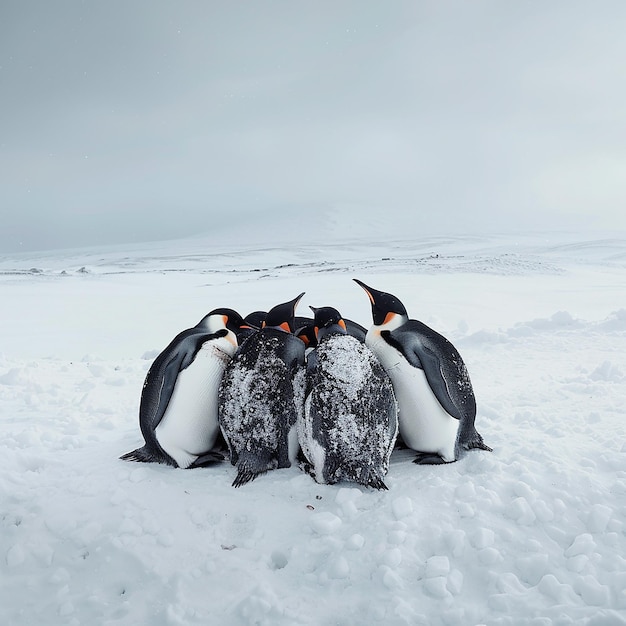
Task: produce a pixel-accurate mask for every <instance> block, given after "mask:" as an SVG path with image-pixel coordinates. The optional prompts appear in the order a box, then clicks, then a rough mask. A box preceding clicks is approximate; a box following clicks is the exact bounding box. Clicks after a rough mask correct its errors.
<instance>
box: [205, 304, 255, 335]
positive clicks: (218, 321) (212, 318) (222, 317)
mask: <svg viewBox="0 0 626 626" xmlns="http://www.w3.org/2000/svg"><path fill="white" fill-rule="evenodd" d="M196 328H206V329H207V330H208V331H209V332H211V333H216V332H218V331H219V330H222V329H224V328H225V329H227V330H230V331H232V332H233V333H234V334H235V336H236V337H238V336H239V333H240V332H241V331H242V330H247V329H249V328H250V326H249V325H248V324H246V322H245V321H244V319H243V318H242V317H241V315H239V313H237V311H235V310H233V309H226V308H219V309H213V310H212V311H211V312H210V313H209V314H208V315H205V316H204V317H203V318H202V319H201V320H200V322H199V323H198V324H196Z"/></svg>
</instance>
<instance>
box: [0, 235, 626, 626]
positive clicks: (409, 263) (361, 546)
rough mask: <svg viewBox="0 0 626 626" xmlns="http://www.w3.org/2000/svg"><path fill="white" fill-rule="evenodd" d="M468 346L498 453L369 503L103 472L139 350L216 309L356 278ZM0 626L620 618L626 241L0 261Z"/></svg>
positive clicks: (137, 440)
mask: <svg viewBox="0 0 626 626" xmlns="http://www.w3.org/2000/svg"><path fill="white" fill-rule="evenodd" d="M353 277H356V278H360V279H361V280H363V281H365V282H366V283H367V284H369V285H371V286H373V287H375V288H377V289H382V290H385V291H389V292H392V293H394V294H396V295H397V296H398V297H399V298H400V299H401V300H402V301H403V302H404V304H405V305H406V307H407V309H408V311H409V313H410V315H411V316H412V317H414V318H418V319H421V320H422V321H424V322H426V323H427V324H429V325H431V326H433V327H434V328H435V329H436V330H438V331H439V332H441V333H443V334H444V335H446V336H447V337H449V338H450V339H451V340H452V341H453V342H454V343H455V345H456V346H457V348H458V349H459V351H460V352H461V354H462V356H463V358H464V360H465V362H466V364H467V366H468V369H469V372H470V375H471V377H472V381H473V383H474V389H475V392H476V397H477V401H478V417H477V428H478V430H479V431H480V432H481V434H482V435H483V437H484V440H485V443H487V444H488V445H489V446H491V447H493V449H494V451H493V452H492V453H487V452H482V451H473V452H469V453H467V454H465V455H464V456H463V457H462V458H461V460H460V461H458V462H457V463H454V464H450V465H445V466H417V465H414V464H413V463H411V459H412V454H411V453H410V452H409V451H396V452H394V454H393V455H392V459H391V466H390V470H389V473H388V475H387V476H386V478H385V482H386V484H387V486H388V487H389V491H386V492H379V491H375V490H370V489H366V488H361V487H357V486H355V485H353V484H346V483H344V484H340V485H335V486H329V485H319V484H316V483H315V482H314V481H313V480H312V479H311V478H310V477H309V476H307V475H305V474H304V473H302V472H301V471H300V470H298V469H297V468H290V469H286V470H277V471H273V472H270V473H269V474H267V475H265V476H261V477H260V478H258V479H257V480H256V481H254V482H252V483H250V484H248V485H245V486H244V487H242V488H240V489H233V488H232V487H231V482H232V480H233V478H234V475H235V470H234V468H233V467H232V466H231V465H230V464H228V463H223V464H221V465H219V466H216V467H210V468H205V469H197V470H180V469H173V468H171V467H166V466H163V465H142V464H132V463H126V462H123V461H120V460H119V459H118V457H119V455H120V454H123V453H125V452H128V451H129V450H132V449H134V448H136V447H137V446H138V445H140V444H141V443H142V439H141V435H140V432H139V427H138V417H137V415H138V405H139V399H140V393H141V386H142V383H143V379H144V377H145V374H146V371H147V369H148V367H149V365H150V363H151V361H152V359H154V357H155V356H156V355H157V354H158V353H159V352H160V351H161V350H162V349H163V348H164V347H165V346H166V345H167V343H168V342H169V341H170V340H171V339H172V338H173V337H174V335H175V334H176V333H178V332H179V331H180V330H182V329H183V328H186V327H189V326H192V325H194V324H195V323H196V322H197V321H198V320H199V319H200V318H201V317H203V316H204V315H205V314H206V313H207V312H208V311H209V310H211V309H212V308H215V307H218V306H228V307H232V308H235V309H237V310H238V311H239V312H240V313H242V314H244V315H245V314H247V313H249V312H251V311H253V310H255V309H268V308H270V307H271V306H273V305H274V304H277V303H279V302H284V301H286V300H289V299H292V298H294V297H295V296H296V295H297V294H298V293H300V292H301V291H306V295H305V296H304V298H303V299H302V301H301V303H300V305H299V308H298V312H299V313H300V314H307V313H308V310H309V309H308V305H313V306H325V305H331V306H334V307H336V308H338V309H339V310H340V311H341V312H342V313H343V315H344V316H346V317H349V318H351V319H353V320H355V321H357V322H360V323H361V324H363V325H365V326H369V324H370V319H371V318H370V308H369V302H368V300H367V297H366V296H365V294H364V293H363V291H362V289H361V288H360V287H358V286H357V285H356V284H354V283H353V282H352V281H351V280H350V279H351V278H353ZM0 302H1V303H2V304H1V308H2V317H1V322H2V323H1V324H0V574H1V576H0V579H1V583H0V624H12V625H15V624H63V625H65V624H67V625H74V624H75V625H82V624H133V625H135V624H151V625H161V624H164V625H165V624H174V625H176V624H224V625H235V626H238V625H247V624H267V625H298V624H303V625H304V624H307V625H309V624H310V625H317V624H332V625H346V626H347V625H350V626H351V625H354V624H385V625H389V626H395V625H404V624H407V625H416V624H425V625H429V626H430V625H438V624H442V625H447V626H450V625H459V626H467V625H471V624H489V625H498V624H502V625H505V624H512V625H520V624H532V625H536V626H548V625H551V624H555V625H566V624H589V625H593V626H600V625H602V626H604V625H610V626H612V625H618V624H626V437H625V434H626V356H625V354H626V238H616V237H613V238H610V239H609V238H605V239H600V238H593V237H591V236H589V235H586V234H579V235H563V234H551V235H549V236H548V235H542V236H538V235H533V236H530V235H529V236H525V237H515V238H514V237H490V238H487V237H485V238H469V237H467V238H463V237H455V238H431V239H417V240H412V241H391V240H386V241H384V242H383V243H381V242H380V241H379V242H376V243H374V242H372V241H367V240H366V239H358V240H354V241H351V242H350V241H347V242H336V241H330V242H328V243H325V244H320V245H313V244H308V245H301V246H285V247H278V246H271V245H268V246H266V247H264V248H263V247H259V246H256V247H255V246H253V245H250V246H247V247H246V246H241V247H239V248H238V247H237V246H233V247H231V248H227V247H224V248H223V249H220V248H218V247H216V246H215V245H214V244H213V245H209V244H207V243H206V242H205V241H203V240H202V239H191V240H187V241H180V242H170V243H168V244H163V243H159V244H156V243H155V244H151V245H148V244H146V245H142V246H135V247H134V248H133V249H122V248H117V249H106V250H105V249H100V250H83V251H73V252H51V253H41V254H30V255H28V256H13V257H10V258H9V257H6V258H0Z"/></svg>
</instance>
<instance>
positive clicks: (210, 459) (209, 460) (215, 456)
mask: <svg viewBox="0 0 626 626" xmlns="http://www.w3.org/2000/svg"><path fill="white" fill-rule="evenodd" d="M225 458H226V457H225V456H224V455H223V454H222V453H221V452H218V451H217V450H209V451H208V452H205V453H204V454H201V455H200V456H199V457H198V458H197V459H196V460H195V461H194V462H193V463H192V464H191V465H190V466H189V467H188V468H187V469H195V468H196V467H206V466H207V465H213V464H214V463H221V462H222V461H224V460H225Z"/></svg>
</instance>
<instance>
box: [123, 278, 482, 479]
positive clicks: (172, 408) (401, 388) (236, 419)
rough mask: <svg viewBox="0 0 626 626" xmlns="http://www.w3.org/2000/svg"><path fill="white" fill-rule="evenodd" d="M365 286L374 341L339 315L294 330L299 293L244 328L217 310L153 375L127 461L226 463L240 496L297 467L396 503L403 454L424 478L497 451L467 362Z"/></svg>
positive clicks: (317, 317) (232, 314) (171, 348)
mask: <svg viewBox="0 0 626 626" xmlns="http://www.w3.org/2000/svg"><path fill="white" fill-rule="evenodd" d="M354 280H355V282H356V283H357V284H358V285H360V286H361V287H362V288H363V289H364V290H365V293H366V294H367V296H368V298H369V300H370V303H371V307H372V321H373V323H372V326H371V328H370V329H369V330H367V331H366V330H365V328H363V327H362V326H360V325H359V324H357V323H356V322H353V321H351V320H348V319H344V318H342V316H341V314H340V313H339V311H337V309H335V308H333V307H328V306H325V307H321V308H314V307H310V308H311V310H312V311H313V315H314V317H313V318H308V317H299V316H296V315H295V310H296V306H297V305H298V302H299V301H300V299H301V298H302V296H303V295H304V293H302V294H300V295H299V296H297V297H296V298H295V299H293V300H290V301H289V302H285V303H282V304H279V305H277V306H275V307H274V308H272V309H271V310H270V311H268V312H267V313H266V312H262V311H255V312H254V313H251V314H250V315H248V316H246V318H242V317H241V315H240V314H239V313H237V312H236V311H234V310H232V309H227V308H218V309H215V310H213V311H211V312H210V313H209V314H208V315H206V316H205V317H204V318H203V319H202V320H201V321H200V322H199V323H198V324H197V325H196V326H194V327H193V328H189V329H187V330H184V331H183V332H181V333H179V334H178V335H177V336H176V337H175V338H174V339H173V340H172V341H171V343H170V344H169V345H168V346H167V348H165V350H164V351H163V352H161V353H160V354H159V356H158V357H157V358H156V359H155V360H154V362H153V364H152V366H151V367H150V369H149V371H148V373H147V375H146V379H145V382H144V385H143V390H142V394H141V402H140V407H139V423H140V427H141V433H142V435H143V438H144V440H145V445H144V446H143V447H141V448H138V449H137V450H134V451H133V452H129V453H127V454H125V455H123V456H122V457H120V458H121V459H124V460H128V461H142V462H157V463H166V464H169V465H172V466H174V467H181V468H193V467H203V466H206V465H210V464H212V463H215V462H217V461H222V460H224V454H228V456H229V458H230V462H231V463H232V465H234V466H235V467H236V469H237V476H236V478H235V479H234V481H233V486H234V487H239V486H241V485H243V484H245V483H247V482H249V481H251V480H253V479H255V478H256V477H257V476H259V475H260V474H264V473H265V472H267V471H269V470H272V469H276V468H284V467H290V466H291V465H293V464H299V465H300V466H301V467H302V468H303V469H304V470H305V471H307V472H308V473H309V474H310V475H311V476H312V477H313V478H314V479H315V480H316V481H317V482H319V483H324V484H334V483H337V482H340V481H352V482H356V483H358V484H361V485H365V486H369V487H373V488H376V489H387V487H386V485H385V483H384V481H383V479H384V476H385V475H386V474H387V471H388V469H389V459H390V456H391V452H392V450H393V449H394V446H395V445H396V444H402V445H404V446H406V447H408V448H411V449H413V450H415V451H416V452H417V456H416V458H415V460H414V462H415V463H420V464H438V463H451V462H453V461H456V460H457V458H458V456H459V453H460V451H461V450H469V449H472V448H478V449H482V450H489V451H490V450H491V448H489V447H488V446H487V445H485V444H484V442H483V439H482V437H481V435H480V434H479V433H478V432H477V430H476V428H475V426H474V421H475V417H476V400H475V397H474V392H473V389H472V384H471V382H470V378H469V375H468V372H467V368H466V367H465V364H464V363H463V360H462V359H461V356H460V354H459V353H458V351H457V350H456V348H455V347H454V346H453V345H452V344H451V343H450V342H449V341H448V340H447V339H446V338H445V337H443V336H442V335H440V334H438V333H437V332H435V331H434V330H433V329H431V328H429V327H428V326H426V325H425V324H423V323H422V322H419V321H417V320H413V319H409V316H408V314H407V311H406V309H405V307H404V305H403V304H402V302H400V300H399V299H398V298H396V297H395V296H393V295H392V294H390V293H386V292H383V291H378V290H376V289H373V288H372V287H368V286H367V285H366V284H365V283H363V282H361V281H359V280H357V279H354Z"/></svg>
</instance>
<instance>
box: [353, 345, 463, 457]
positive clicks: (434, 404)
mask: <svg viewBox="0 0 626 626" xmlns="http://www.w3.org/2000/svg"><path fill="white" fill-rule="evenodd" d="M365 343H366V344H367V346H368V347H369V348H370V349H371V350H372V352H374V354H375V355H376V356H377V357H378V360H379V361H380V363H381V365H382V366H383V368H384V369H385V371H386V372H387V374H388V375H389V378H391V383H392V385H393V390H394V393H395V394H396V400H397V401H398V421H399V430H400V436H401V437H402V439H403V440H404V443H406V445H407V446H409V448H411V449H413V450H417V451H418V452H434V453H436V454H439V455H440V456H441V457H442V458H443V460H444V461H448V462H452V461H454V460H455V446H456V436H457V431H458V428H459V422H458V420H456V419H454V418H453V417H452V416H451V415H450V414H449V413H447V412H446V411H444V409H443V407H442V406H441V404H439V401H438V400H437V398H436V397H435V394H434V393H433V392H432V390H431V389H430V385H429V384H428V381H427V380H426V376H425V375H424V371H423V370H421V369H418V368H417V367H413V366H412V365H411V364H410V363H409V362H408V361H407V360H406V359H405V358H404V357H403V356H402V355H401V354H400V353H399V352H398V351H397V350H396V349H395V348H393V347H392V346H390V345H389V344H388V343H387V342H386V341H385V340H384V339H382V338H381V337H380V335H379V334H376V333H371V334H370V333H368V334H367V338H366V342H365Z"/></svg>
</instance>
